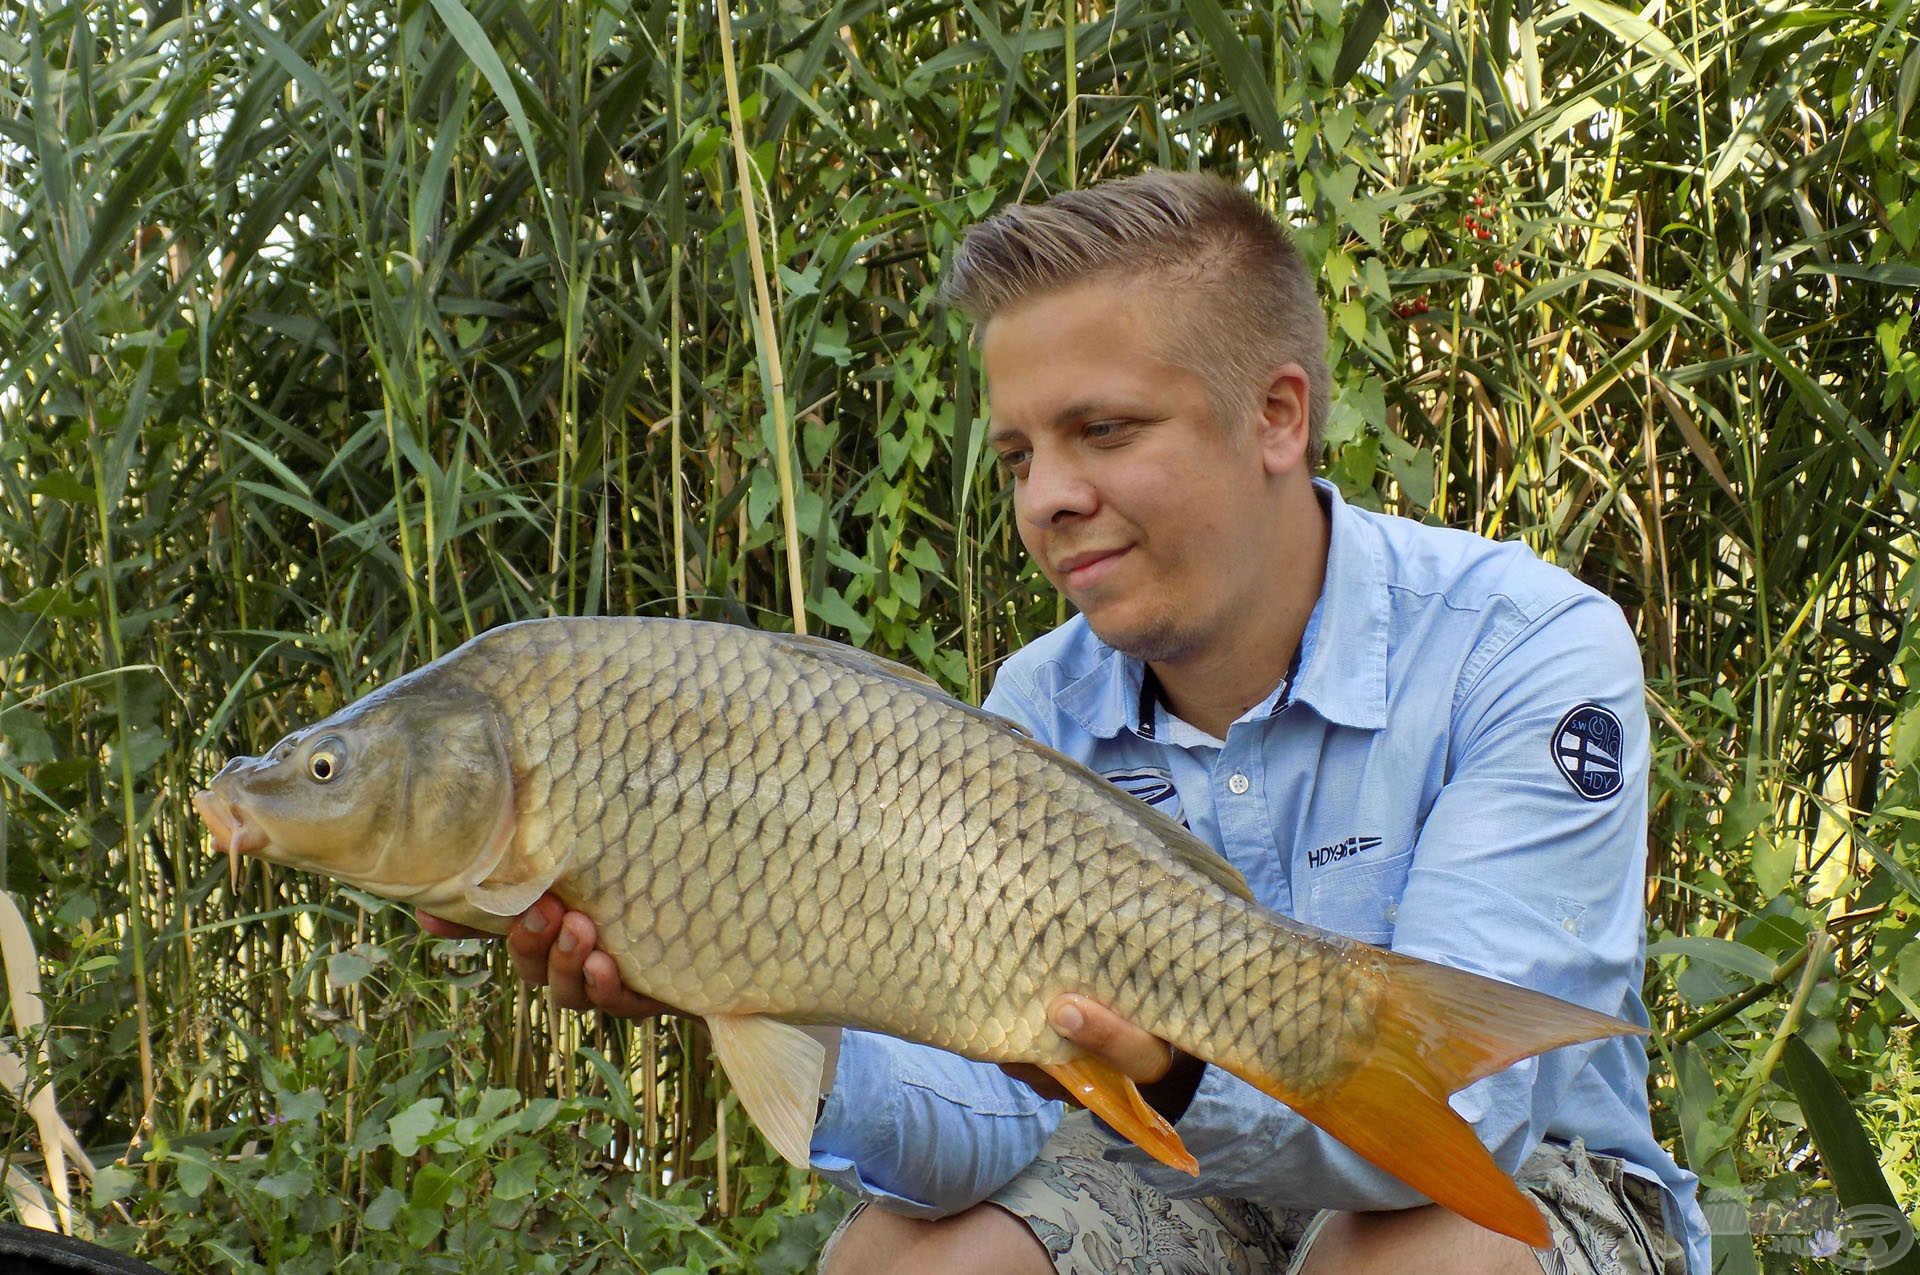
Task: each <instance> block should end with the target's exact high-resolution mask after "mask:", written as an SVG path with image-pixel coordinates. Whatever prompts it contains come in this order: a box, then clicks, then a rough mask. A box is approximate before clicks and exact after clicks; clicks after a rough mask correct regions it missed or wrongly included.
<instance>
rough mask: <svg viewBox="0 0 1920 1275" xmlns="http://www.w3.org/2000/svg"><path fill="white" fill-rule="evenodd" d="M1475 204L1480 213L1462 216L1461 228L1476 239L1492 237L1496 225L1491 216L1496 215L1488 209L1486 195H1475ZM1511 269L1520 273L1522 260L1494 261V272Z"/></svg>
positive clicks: (1505, 271) (1517, 273)
mask: <svg viewBox="0 0 1920 1275" xmlns="http://www.w3.org/2000/svg"><path fill="white" fill-rule="evenodd" d="M1473 206H1474V207H1475V208H1477V209H1479V210H1480V213H1479V215H1478V216H1476V215H1475V214H1473V213H1468V214H1467V215H1466V216H1464V217H1462V218H1461V219H1460V225H1461V228H1462V229H1464V230H1465V231H1466V232H1467V233H1468V234H1470V235H1472V236H1473V237H1474V238H1475V239H1480V240H1488V239H1492V238H1493V232H1494V230H1495V225H1494V222H1493V221H1492V220H1491V217H1492V216H1494V214H1493V213H1490V212H1489V211H1488V204H1487V199H1486V196H1484V195H1475V196H1474V197H1473ZM1509 270H1511V271H1513V272H1514V274H1515V276H1516V277H1517V276H1518V275H1519V273H1520V262H1519V260H1518V259H1517V258H1516V259H1515V260H1513V261H1500V260H1498V259H1496V260H1495V261H1494V263H1493V272H1494V273H1495V274H1505V273H1507V271H1509Z"/></svg>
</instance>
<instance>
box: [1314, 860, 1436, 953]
mask: <svg viewBox="0 0 1920 1275" xmlns="http://www.w3.org/2000/svg"><path fill="white" fill-rule="evenodd" d="M1412 866H1413V851H1412V850H1411V849H1407V850H1402V851H1400V852H1398V853H1397V854H1392V855H1389V856H1387V857H1386V858H1383V859H1369V858H1365V857H1358V858H1351V859H1341V860H1337V861H1334V862H1331V863H1326V864H1323V865H1322V866H1320V867H1317V868H1315V867H1309V868H1308V870H1307V879H1308V880H1309V881H1310V882H1312V884H1313V903H1312V907H1311V911H1310V912H1309V914H1308V916H1307V917H1306V921H1307V923H1308V924H1309V925H1317V926H1319V927H1320V928H1321V929H1323V930H1332V931H1333V932H1334V933H1335V934H1344V935H1346V936H1347V937H1348V938H1355V939H1359V940H1360V941H1361V942H1363V943H1374V944H1378V945H1380V946H1383V947H1384V946H1385V945H1386V944H1387V943H1388V942H1389V941H1390V940H1391V939H1392V938H1393V926H1394V922H1395V920H1397V919H1398V912H1399V905H1400V896H1401V895H1402V894H1404V893H1405V892H1406V888H1407V869H1408V868H1410V867H1412Z"/></svg>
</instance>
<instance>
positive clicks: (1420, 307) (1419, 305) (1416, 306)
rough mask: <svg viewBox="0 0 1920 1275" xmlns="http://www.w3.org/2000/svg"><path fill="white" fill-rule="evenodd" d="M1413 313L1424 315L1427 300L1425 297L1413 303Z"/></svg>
mask: <svg viewBox="0 0 1920 1275" xmlns="http://www.w3.org/2000/svg"><path fill="white" fill-rule="evenodd" d="M1413 312H1414V313H1415V314H1425V313H1426V312H1427V299H1426V298H1425V297H1421V298H1420V299H1419V300H1418V301H1415V302H1414V303H1413Z"/></svg>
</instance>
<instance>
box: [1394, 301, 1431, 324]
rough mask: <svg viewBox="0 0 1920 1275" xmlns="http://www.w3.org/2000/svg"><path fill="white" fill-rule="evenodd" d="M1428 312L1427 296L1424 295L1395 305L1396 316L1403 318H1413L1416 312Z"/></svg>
mask: <svg viewBox="0 0 1920 1275" xmlns="http://www.w3.org/2000/svg"><path fill="white" fill-rule="evenodd" d="M1426 312H1427V298H1426V297H1425V296H1424V295H1422V296H1418V297H1415V298H1414V299H1413V300H1411V301H1402V302H1401V303H1400V304H1399V305H1397V306H1395V307H1393V313H1394V316H1395V317H1396V318H1401V319H1411V318H1412V317H1413V316H1414V315H1416V314H1425V313H1426Z"/></svg>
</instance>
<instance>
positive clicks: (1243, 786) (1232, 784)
mask: <svg viewBox="0 0 1920 1275" xmlns="http://www.w3.org/2000/svg"><path fill="white" fill-rule="evenodd" d="M1252 786H1253V784H1252V782H1251V781H1250V780H1248V778H1247V777H1246V776H1245V775H1235V776H1234V777H1233V778H1231V779H1229V780H1227V787H1228V788H1229V789H1230V790H1232V792H1233V795H1234V796H1236V797H1241V796H1245V795H1246V791H1247V789H1249V788H1251V787H1252Z"/></svg>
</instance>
